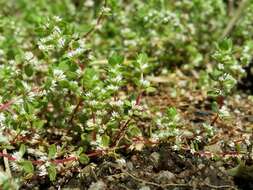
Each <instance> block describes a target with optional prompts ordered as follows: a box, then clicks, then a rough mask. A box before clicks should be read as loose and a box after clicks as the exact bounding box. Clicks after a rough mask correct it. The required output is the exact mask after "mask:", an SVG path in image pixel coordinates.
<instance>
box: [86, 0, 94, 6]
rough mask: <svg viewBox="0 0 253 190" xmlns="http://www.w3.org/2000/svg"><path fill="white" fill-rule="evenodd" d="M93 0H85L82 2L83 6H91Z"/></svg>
mask: <svg viewBox="0 0 253 190" xmlns="http://www.w3.org/2000/svg"><path fill="white" fill-rule="evenodd" d="M93 5H94V1H93V0H87V1H85V2H84V6H85V7H93Z"/></svg>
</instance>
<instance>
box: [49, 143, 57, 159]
mask: <svg viewBox="0 0 253 190" xmlns="http://www.w3.org/2000/svg"><path fill="white" fill-rule="evenodd" d="M56 151H57V149H56V146H55V144H52V145H50V147H49V150H48V158H49V159H52V158H54V157H55V154H56Z"/></svg>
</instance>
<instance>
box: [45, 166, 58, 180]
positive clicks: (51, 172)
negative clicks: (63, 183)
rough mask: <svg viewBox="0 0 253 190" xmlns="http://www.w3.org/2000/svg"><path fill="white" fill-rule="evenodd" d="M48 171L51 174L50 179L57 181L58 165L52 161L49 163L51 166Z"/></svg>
mask: <svg viewBox="0 0 253 190" xmlns="http://www.w3.org/2000/svg"><path fill="white" fill-rule="evenodd" d="M47 172H48V176H49V179H50V181H55V179H56V175H57V171H56V167H55V165H54V164H52V163H51V164H50V165H49V167H48V168H47Z"/></svg>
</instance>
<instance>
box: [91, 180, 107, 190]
mask: <svg viewBox="0 0 253 190" xmlns="http://www.w3.org/2000/svg"><path fill="white" fill-rule="evenodd" d="M104 189H106V184H105V183H104V182H103V181H101V180H100V181H97V182H96V183H92V184H91V185H90V187H89V189H88V190H104Z"/></svg>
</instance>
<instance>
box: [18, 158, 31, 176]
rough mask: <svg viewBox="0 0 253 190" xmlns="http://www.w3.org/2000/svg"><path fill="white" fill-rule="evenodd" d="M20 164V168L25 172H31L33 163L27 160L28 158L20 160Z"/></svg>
mask: <svg viewBox="0 0 253 190" xmlns="http://www.w3.org/2000/svg"><path fill="white" fill-rule="evenodd" d="M20 165H21V167H22V169H23V170H24V171H25V173H33V171H34V168H33V164H32V162H31V161H29V160H25V161H21V162H20Z"/></svg>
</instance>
